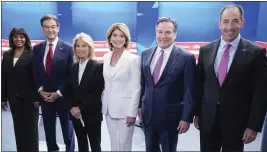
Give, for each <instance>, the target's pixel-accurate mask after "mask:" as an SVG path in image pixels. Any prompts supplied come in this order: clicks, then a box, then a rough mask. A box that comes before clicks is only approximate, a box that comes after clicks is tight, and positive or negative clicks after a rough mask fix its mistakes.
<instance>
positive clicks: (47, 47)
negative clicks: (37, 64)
mask: <svg viewBox="0 0 267 152" xmlns="http://www.w3.org/2000/svg"><path fill="white" fill-rule="evenodd" d="M57 42H58V37H56V39H55V40H54V41H53V42H52V44H53V46H52V51H53V56H54V54H55V49H56V46H57ZM49 44H50V42H48V40H47V41H46V46H45V54H44V60H43V63H44V68H46V66H45V64H46V57H47V54H48V51H49ZM41 90H44V89H43V86H41V87H40V88H39V89H38V92H40V91H41ZM57 94H59V95H60V96H61V97H62V96H63V95H62V94H61V92H60V91H59V90H57Z"/></svg>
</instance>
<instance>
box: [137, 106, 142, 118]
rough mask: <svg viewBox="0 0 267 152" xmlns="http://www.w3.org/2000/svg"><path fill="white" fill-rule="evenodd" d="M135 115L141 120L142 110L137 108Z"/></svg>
mask: <svg viewBox="0 0 267 152" xmlns="http://www.w3.org/2000/svg"><path fill="white" fill-rule="evenodd" d="M137 115H138V117H139V118H140V120H142V109H141V108H138V111H137Z"/></svg>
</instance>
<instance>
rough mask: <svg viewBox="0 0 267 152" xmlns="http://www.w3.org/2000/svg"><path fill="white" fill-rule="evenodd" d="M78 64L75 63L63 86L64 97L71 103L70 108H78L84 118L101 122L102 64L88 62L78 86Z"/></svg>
mask: <svg viewBox="0 0 267 152" xmlns="http://www.w3.org/2000/svg"><path fill="white" fill-rule="evenodd" d="M78 74H79V63H75V64H74V65H73V68H72V70H71V74H70V76H69V78H68V81H67V82H66V83H65V84H64V87H63V88H64V89H63V90H64V91H63V93H64V96H67V97H68V98H69V99H70V101H71V108H72V107H77V106H78V107H79V109H80V110H81V112H82V116H83V118H84V116H85V117H88V119H90V120H99V119H101V120H102V113H101V105H102V104H101V94H102V91H103V89H104V78H103V64H101V63H99V62H97V61H94V60H89V61H88V62H87V65H86V68H85V70H84V73H83V76H82V79H81V82H80V85H79V79H78Z"/></svg>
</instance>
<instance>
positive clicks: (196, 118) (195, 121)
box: [194, 116, 199, 129]
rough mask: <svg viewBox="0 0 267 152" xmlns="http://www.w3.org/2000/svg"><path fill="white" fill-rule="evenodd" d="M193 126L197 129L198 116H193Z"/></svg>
mask: <svg viewBox="0 0 267 152" xmlns="http://www.w3.org/2000/svg"><path fill="white" fill-rule="evenodd" d="M194 126H195V128H197V129H199V117H198V116H195V118H194Z"/></svg>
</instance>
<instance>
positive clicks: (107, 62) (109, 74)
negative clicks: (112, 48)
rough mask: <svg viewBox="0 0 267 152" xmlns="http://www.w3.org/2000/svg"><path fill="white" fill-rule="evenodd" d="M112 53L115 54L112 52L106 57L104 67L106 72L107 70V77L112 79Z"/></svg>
mask: <svg viewBox="0 0 267 152" xmlns="http://www.w3.org/2000/svg"><path fill="white" fill-rule="evenodd" d="M112 54H113V52H110V53H108V54H107V55H106V56H105V58H104V69H105V70H104V72H105V75H106V77H107V79H111V73H110V68H111V66H110V61H111V57H112Z"/></svg>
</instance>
